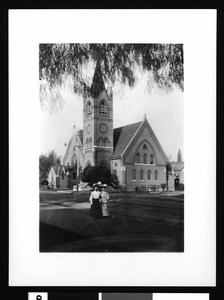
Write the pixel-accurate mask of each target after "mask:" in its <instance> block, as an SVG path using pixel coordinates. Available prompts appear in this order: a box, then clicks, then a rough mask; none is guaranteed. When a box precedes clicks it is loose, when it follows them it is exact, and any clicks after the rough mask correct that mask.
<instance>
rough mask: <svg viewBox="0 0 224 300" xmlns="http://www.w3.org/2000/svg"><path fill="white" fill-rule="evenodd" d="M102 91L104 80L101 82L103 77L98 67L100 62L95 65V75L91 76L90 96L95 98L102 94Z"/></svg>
mask: <svg viewBox="0 0 224 300" xmlns="http://www.w3.org/2000/svg"><path fill="white" fill-rule="evenodd" d="M103 90H105V84H104V80H103V75H102V72H101V67H100V62H97V64H96V68H95V73H94V76H93V82H92V85H91V90H90V91H91V96H92V97H93V98H97V97H98V96H99V94H100V92H102V91H103Z"/></svg>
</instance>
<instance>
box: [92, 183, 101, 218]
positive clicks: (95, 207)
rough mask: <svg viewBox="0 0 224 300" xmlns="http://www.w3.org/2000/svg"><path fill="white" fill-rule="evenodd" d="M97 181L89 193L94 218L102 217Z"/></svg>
mask: <svg viewBox="0 0 224 300" xmlns="http://www.w3.org/2000/svg"><path fill="white" fill-rule="evenodd" d="M98 186H99V182H98V183H97V184H95V185H94V191H93V192H92V193H91V194H90V197H89V202H90V204H91V215H92V217H93V218H94V220H97V219H101V218H102V217H103V214H102V207H101V203H100V200H101V193H100V191H99V188H98Z"/></svg>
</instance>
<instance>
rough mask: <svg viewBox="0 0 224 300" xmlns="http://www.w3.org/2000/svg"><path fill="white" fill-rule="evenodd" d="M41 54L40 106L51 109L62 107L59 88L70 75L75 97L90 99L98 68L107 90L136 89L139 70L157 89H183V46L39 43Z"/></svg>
mask: <svg viewBox="0 0 224 300" xmlns="http://www.w3.org/2000/svg"><path fill="white" fill-rule="evenodd" d="M39 55H40V65H39V78H40V80H41V84H40V100H41V105H42V107H44V106H45V105H46V104H49V105H50V107H51V109H52V110H56V109H57V107H58V106H59V107H62V106H63V99H62V97H61V95H60V89H59V88H60V87H62V86H63V84H65V82H66V79H68V77H69V76H71V77H72V88H73V91H74V93H75V94H78V95H80V96H83V97H88V96H90V95H91V85H92V78H93V74H92V73H91V71H92V70H94V69H95V68H96V69H97V68H98V70H99V71H100V72H101V74H102V79H103V81H104V82H105V84H106V85H107V86H108V87H112V86H114V85H115V83H120V84H121V85H128V86H129V87H134V86H135V84H136V82H137V77H136V76H137V75H136V67H140V68H141V70H142V71H143V72H144V71H145V72H147V73H148V74H149V75H150V78H151V80H152V81H153V83H154V84H155V85H156V86H157V87H158V89H160V90H167V91H168V90H171V89H172V88H173V86H177V87H179V88H180V89H181V90H182V91H183V89H184V85H183V77H184V70H183V65H184V60H183V45H182V44H40V48H39ZM47 102H49V103H47ZM49 105H48V106H49Z"/></svg>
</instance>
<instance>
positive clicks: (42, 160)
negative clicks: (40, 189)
mask: <svg viewBox="0 0 224 300" xmlns="http://www.w3.org/2000/svg"><path fill="white" fill-rule="evenodd" d="M59 162H60V159H59V157H58V156H57V154H56V153H55V152H54V151H53V150H52V151H50V152H48V153H47V154H41V155H40V156H39V183H40V184H42V182H43V181H44V180H46V175H47V171H48V169H49V168H50V166H52V165H55V164H57V163H59Z"/></svg>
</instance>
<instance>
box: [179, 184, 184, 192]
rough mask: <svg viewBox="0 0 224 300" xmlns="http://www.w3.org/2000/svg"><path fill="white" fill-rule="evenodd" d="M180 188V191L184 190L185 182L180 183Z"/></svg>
mask: <svg viewBox="0 0 224 300" xmlns="http://www.w3.org/2000/svg"><path fill="white" fill-rule="evenodd" d="M178 190H179V191H183V190H184V184H183V183H179V186H178Z"/></svg>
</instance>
